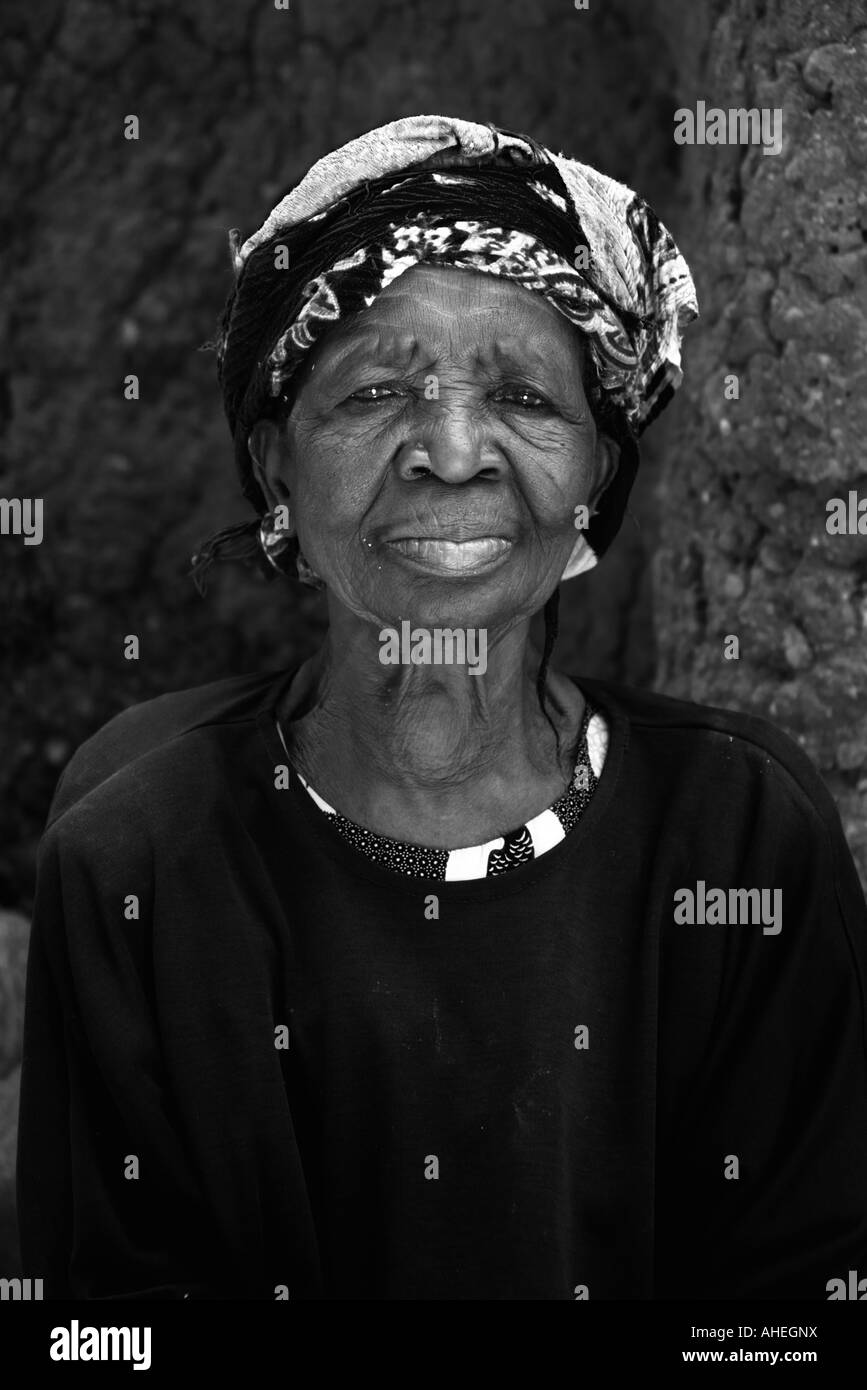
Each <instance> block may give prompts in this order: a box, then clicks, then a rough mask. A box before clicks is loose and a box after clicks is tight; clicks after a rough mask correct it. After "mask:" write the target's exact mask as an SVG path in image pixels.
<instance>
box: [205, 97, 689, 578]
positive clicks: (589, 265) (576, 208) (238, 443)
mask: <svg viewBox="0 0 867 1390" xmlns="http://www.w3.org/2000/svg"><path fill="white" fill-rule="evenodd" d="M229 239H230V246H231V251H232V259H233V264H234V270H235V286H234V289H233V291H232V293H231V294H230V296H229V299H228V301H227V304H226V308H225V311H224V314H223V318H222V322H221V325H220V331H219V334H218V338H217V341H216V344H215V346H216V349H217V361H218V372H219V378H220V384H221V386H222V389H223V396H224V403H225V409H226V414H227V417H228V420H229V425H230V427H231V430H232V433H233V436H234V439H235V451H236V461H237V465H238V469H239V473H240V478H241V486H242V490H243V492H244V494H245V496H246V497H247V498H248V499H249V500H250V501H251V502H252V504H253V505H254V506H255V507H256V510H257V511H258V512H259V513H260V514H261V513H263V512H265V511H266V502H265V498H264V496H263V494H262V492H261V489H260V488H259V485H258V482H257V481H256V478H255V476H254V473H253V469H252V461H251V458H250V454H249V450H248V446H247V437H248V434H249V431H250V429H251V428H252V426H253V424H254V423H255V421H256V420H257V419H259V418H261V417H262V416H263V415H272V416H273V415H274V414H275V412H279V411H281V410H282V411H287V410H288V409H289V408H290V405H291V400H292V394H293V379H294V378H295V374H296V372H297V370H298V367H299V366H300V364H301V363H302V362H303V361H304V358H305V355H306V354H307V353H308V352H309V350H310V349H311V347H313V345H314V344H315V343H317V342H318V341H319V340H320V339H321V337H322V335H323V333H325V332H327V330H328V329H329V328H330V327H332V326H333V325H334V324H335V323H337V322H338V321H339V320H345V319H346V318H347V317H348V316H349V315H350V314H352V313H355V312H357V311H359V310H361V309H364V308H365V307H367V306H369V305H370V304H372V303H373V301H374V299H375V298H376V296H377V294H379V292H380V291H381V290H383V289H384V288H385V286H386V285H388V284H390V283H391V282H392V281H393V280H395V279H396V278H397V277H398V276H399V275H402V274H403V273H404V271H406V270H408V269H410V268H411V267H412V266H414V265H418V264H421V263H427V264H432V265H440V266H452V267H454V268H457V269H467V270H474V271H481V272H483V273H485V274H490V275H499V276H503V277H506V278H508V279H510V280H513V281H515V282H516V283H517V284H519V285H523V286H524V287H525V288H526V289H529V290H534V291H536V292H537V293H539V294H541V295H543V296H544V297H545V298H546V299H547V300H548V301H549V302H550V303H551V304H552V305H553V306H554V307H555V308H556V309H557V310H558V311H559V312H560V313H561V314H563V315H564V317H565V318H567V319H568V320H569V321H570V322H571V323H573V324H574V325H575V327H576V328H577V329H578V330H579V331H580V332H581V333H582V334H583V335H584V340H585V342H586V345H587V348H588V350H589V356H590V360H591V363H592V369H593V374H594V376H595V382H596V386H595V389H594V390H593V391H592V392H591V399H590V403H591V406H592V407H593V409H594V413H595V414H596V416H597V419H600V418H601V417H600V412H603V413H604V418H605V419H606V421H607V422H608V423H609V424H610V422H611V421H612V420H615V421H617V422H618V427H617V429H616V431H615V432H616V434H617V436H618V442H619V443H620V445H621V458H620V465H619V467H618V470H617V473H616V475H615V478H614V481H613V482H612V483H611V484H609V486H608V488H607V489H606V492H605V494H604V496H603V498H602V503H601V505H600V508H599V511H598V513H597V514H595V515H594V516H593V517H592V518H591V520H590V524H589V526H588V528H587V529H586V530H585V531H583V532H582V533H581V534H580V535H579V537H578V539H577V541H576V544H575V547H574V549H573V552H572V555H571V556H570V560H569V563H568V565H567V568H566V570H565V572H564V574H563V576H562V577H563V578H564V579H566V578H571V577H572V576H573V575H575V574H580V573H582V572H583V571H584V570H586V569H589V568H590V567H591V566H592V565H594V564H595V563H596V560H597V558H598V557H599V556H600V555H601V554H602V553H603V552H604V550H605V549H607V547H608V545H609V544H610V542H611V540H612V539H613V538H614V535H616V533H617V530H618V529H619V526H620V522H621V520H622V516H623V512H624V510H625V507H626V502H627V499H628V495H629V491H630V489H631V486H632V482H633V479H634V476H635V469H636V467H637V463H638V452H637V448H635V440H636V439H637V438H638V436H639V435H640V434H641V432H642V430H643V429H644V428H645V427H646V426H647V425H648V424H649V423H650V421H651V420H652V419H654V417H655V416H656V415H657V414H658V413H659V412H660V410H662V409H663V407H664V406H665V405H666V404H667V403H668V401H669V400H670V399H671V396H672V395H673V393H674V391H675V390H676V389H677V387H678V386H679V385H680V382H681V379H682V371H681V366H680V340H681V332H682V329H683V328H684V327H685V325H686V324H688V323H689V322H690V321H691V320H693V319H694V318H696V317H697V314H698V308H697V304H696V297H695V287H694V285H693V282H692V278H691V276H690V273H689V269H688V267H687V265H686V263H685V261H684V260H683V257H682V256H681V255H680V253H679V251H678V249H677V247H676V245H675V244H674V242H673V240H672V238H671V236H670V235H669V233H668V232H667V231H666V229H665V227H663V225H662V224H661V223H660V222H659V221H658V219H657V218H656V216H655V215H654V213H653V212H652V210H651V209H650V208H649V207H648V205H647V204H646V203H645V202H644V201H643V199H642V198H641V197H640V196H639V195H638V194H637V193H634V192H633V191H632V190H631V189H629V188H627V187H625V186H624V185H623V184H620V183H617V182H615V180H613V179H610V178H608V177H607V176H606V175H605V174H601V173H599V172H598V171H597V170H595V169H593V168H591V167H590V166H589V165H586V164H579V163H578V162H577V161H576V160H573V159H568V158H566V157H565V156H563V155H558V154H555V153H553V152H552V151H551V150H549V149H546V148H545V147H544V146H541V145H539V144H537V143H536V142H535V141H534V140H532V139H530V138H529V137H527V136H523V135H515V134H512V133H511V132H509V131H504V130H501V129H499V128H497V127H495V126H492V125H476V124H473V123H471V122H468V121H462V120H457V119H453V118H451V117H445V116H410V117H406V118H404V119H402V120H398V121H393V122H392V123H391V124H389V125H385V126H382V127H380V128H379V129H377V130H373V131H370V132H368V133H367V134H366V135H362V136H360V137H359V138H358V139H356V140H352V141H350V142H349V144H347V145H343V146H342V147H341V148H340V149H338V150H335V151H333V152H332V153H331V154H328V155H326V156H325V157H324V158H323V159H320V160H319V161H318V162H317V163H316V164H314V165H313V167H312V168H311V169H310V170H309V171H308V172H307V174H305V176H304V177H303V178H302V179H301V181H300V182H299V183H298V184H297V186H295V187H294V188H292V189H291V191H290V192H289V193H288V194H287V195H286V196H285V197H284V198H282V199H281V201H280V202H279V203H278V204H277V206H276V207H275V208H274V209H273V210H272V212H271V213H270V214H269V215H268V217H267V218H266V220H265V222H264V223H263V225H262V226H261V227H260V228H259V230H258V231H257V232H255V233H254V234H253V235H252V236H250V237H248V238H247V240H246V241H244V242H243V244H242V243H241V240H240V234H239V233H238V232H237V231H233V232H231V233H230V237H229ZM257 528H258V523H257V522H252V523H247V524H245V525H242V526H237V527H230V528H228V529H227V530H226V531H224V532H221V533H219V535H218V536H216V537H213V538H212V541H211V542H210V543H209V545H208V546H207V547H205V548H204V549H203V551H202V552H201V553H200V555H199V556H197V557H195V560H194V569H196V570H201V569H203V568H204V567H205V566H206V565H207V564H208V563H209V562H210V560H211V559H213V558H214V557H215V555H216V554H217V553H218V552H221V551H223V552H225V551H227V550H229V549H231V548H232V547H233V546H234V547H235V553H236V554H238V553H242V551H241V550H239V549H238V547H237V545H236V544H235V543H236V542H237V541H238V540H239V538H240V537H242V536H247V537H249V536H250V535H251V534H252V533H254V532H256V531H257Z"/></svg>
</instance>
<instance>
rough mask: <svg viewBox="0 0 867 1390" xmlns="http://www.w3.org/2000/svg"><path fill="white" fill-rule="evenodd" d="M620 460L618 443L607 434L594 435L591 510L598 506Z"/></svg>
mask: <svg viewBox="0 0 867 1390" xmlns="http://www.w3.org/2000/svg"><path fill="white" fill-rule="evenodd" d="M619 462H620V445H619V444H615V442H614V440H613V439H611V438H610V436H609V435H607V434H597V436H596V457H595V460H594V465H595V470H596V473H595V482H594V484H593V490H592V492H591V493H590V498H589V501H590V506H591V509H592V510H593V511H596V510H597V509H598V507H599V500H600V498H601V497H602V494H603V493H604V491H605V489H606V488H607V487H608V486H609V485H610V483H611V482H612V480H613V478H614V475H615V473H616V472H617V465H618V464H619Z"/></svg>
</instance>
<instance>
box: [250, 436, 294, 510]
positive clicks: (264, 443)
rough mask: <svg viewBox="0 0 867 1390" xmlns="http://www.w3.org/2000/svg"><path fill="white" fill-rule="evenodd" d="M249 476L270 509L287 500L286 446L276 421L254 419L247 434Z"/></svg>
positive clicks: (287, 458)
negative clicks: (251, 469)
mask: <svg viewBox="0 0 867 1390" xmlns="http://www.w3.org/2000/svg"><path fill="white" fill-rule="evenodd" d="M247 448H248V450H249V451H250V458H251V459H252V462H253V476H254V477H255V479H256V482H257V483H258V484H259V486H260V488H261V489H262V492H263V494H264V497H265V500H266V501H267V503H268V506H269V508H270V509H271V510H273V509H274V507H276V506H278V505H280V504H281V503H288V501H289V493H290V489H289V481H288V479H289V472H290V469H289V449H288V444H287V440H286V435H285V431H284V430H282V429H281V427H280V425H279V423H278V422H277V421H276V420H257V421H256V423H255V425H254V426H253V428H252V429H251V430H250V433H249V434H248V435H247Z"/></svg>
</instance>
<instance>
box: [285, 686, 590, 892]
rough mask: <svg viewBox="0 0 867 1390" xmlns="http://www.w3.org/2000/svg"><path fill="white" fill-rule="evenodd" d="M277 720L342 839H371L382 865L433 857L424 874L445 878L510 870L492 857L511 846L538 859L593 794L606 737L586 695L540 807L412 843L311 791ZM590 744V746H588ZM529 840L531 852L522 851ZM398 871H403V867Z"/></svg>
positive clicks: (567, 831) (571, 825)
mask: <svg viewBox="0 0 867 1390" xmlns="http://www.w3.org/2000/svg"><path fill="white" fill-rule="evenodd" d="M275 722H276V724H277V734H278V737H279V738H280V741H281V743H282V744H283V749H284V752H285V754H286V758H287V762H288V763H289V766H290V768H291V769H292V771H293V772H294V774H295V776H296V777H297V778H298V780H299V782H300V783H301V785H302V786H303V787H304V789H305V791H306V792H307V794H308V796H309V797H310V798H311V800H312V801H313V802H314V803H315V805H316V806H318V807H319V809H320V811H322V812H323V814H324V815H326V816H329V817H330V818H331V824H332V826H334V828H335V829H337V830H338V832H339V833H340V834H341V835H343V838H344V839H347V840H349V842H350V843H351V844H353V843H355V842H354V840H353V839H352V834H354V835H355V837H356V838H357V839H360V840H361V843H362V845H366V844H368V843H369V844H371V845H372V846H375V848H376V849H377V851H378V853H377V854H372V853H368V852H367V850H366V849H363V848H361V847H360V846H356V847H357V848H359V852H360V853H366V854H367V857H368V858H369V859H371V858H372V859H374V861H378V862H384V863H385V864H386V867H390V868H394V864H393V863H389V859H393V860H397V861H398V862H400V861H401V860H402V859H406V860H408V861H409V862H410V863H412V862H415V863H418V862H422V863H424V862H425V861H429V862H430V861H434V862H436V863H437V864H438V865H439V866H440V867H441V869H442V872H441V873H437V874H434V873H431V874H430V875H429V877H431V878H437V879H438V881H440V882H444V883H456V882H459V881H467V880H470V879H477V878H487V877H488V876H489V875H490V876H491V877H493V873H495V872H496V873H504V872H508V873H511V872H513V871H514V870H515V869H516V868H517V867H518V862H513V863H508V862H507V863H506V867H505V868H495V869H494V870H493V872H492V869H491V857H492V855H493V856H497V857H499V858H500V859H505V860H506V861H507V860H508V856H509V854H510V853H514V852H515V850H514V847H515V846H516V845H517V846H518V847H519V849H518V852H519V853H520V854H521V856H522V860H521V861H519V862H523V861H524V860H529V859H540V858H541V857H542V855H543V854H548V853H549V852H550V851H551V850H552V849H553V848H554V846H555V845H556V844H559V843H560V841H561V840H562V839H563V838H564V836H566V835H569V834H571V833H572V831H573V830H574V828H575V826H576V825H577V824H578V821H579V820H580V818H581V816H582V815H584V813H585V811H586V810H587V807H588V806H589V805H590V802H591V801H592V799H593V796H594V795H595V792H596V788H597V786H598V783H599V777H600V776H601V773H602V768H603V766H604V763H605V750H606V745H607V742H608V727H607V725H606V724H605V721H604V719H603V718H602V715H601V714H600V713H599V711H598V710H596V709H594V707H593V706H592V705H591V703H590V701H589V700H587V699H586V698H585V700H584V713H583V714H582V716H581V722H580V725H579V731H578V740H577V745H576V750H575V755H574V759H573V768H572V775H571V777H570V780H569V783H568V785H567V787H566V789H565V791H563V792H562V793H561V794H560V796H558V797H555V799H554V800H553V801H552V802H550V803H549V804H548V805H547V806H546V807H545V808H544V809H543V810H542V811H539V812H537V813H536V815H534V816H531V817H529V819H527V820H526V821H524V822H523V823H522V824H520V825H514V826H512V827H511V828H510V829H509V830H508V831H506V832H504V833H501V834H500V835H497V836H494V837H493V838H492V839H490V840H485V841H480V842H479V843H478V844H474V845H467V846H461V847H459V848H452V849H442V848H435V847H433V846H430V845H424V844H416V843H415V842H414V841H410V840H399V839H397V838H395V837H394V836H390V835H381V834H378V833H377V832H375V831H371V830H368V829H367V827H366V826H363V825H361V824H359V823H358V822H357V821H352V820H349V819H348V817H346V816H344V815H343V813H342V812H341V811H340V810H339V808H337V807H334V806H332V805H331V804H330V803H329V802H327V801H326V800H325V798H324V797H322V796H320V794H319V793H318V792H317V791H316V789H315V788H314V787H312V786H311V785H310V783H309V782H308V781H307V780H306V779H305V778H304V777H303V776H302V775H301V773H300V772H299V771H298V769H297V768H293V767H292V761H291V756H290V753H289V749H288V747H287V745H286V739H285V738H284V736H283V729H282V726H281V724H280V721H279V719H275ZM591 744H593V745H594V749H591ZM594 751H595V754H596V759H598V767H597V766H595V765H594ZM581 772H587V773H588V774H589V775H590V777H592V785H591V786H589V787H587V788H586V789H585V790H586V792H587V795H586V797H585V798H584V804H583V805H582V806H580V809H579V810H578V813H577V815H575V816H573V817H572V819H571V821H570V822H569V823H567V822H566V821H565V820H564V817H565V816H567V815H568V814H569V812H570V810H571V800H570V798H573V796H574V795H575V794H576V793H575V790H574V784H575V783H576V781H577V779H578V777H579V774H580V773H581ZM528 846H529V848H530V850H531V853H529V854H527V853H526V850H527V847H528ZM397 872H403V873H404V874H405V873H406V872H407V870H406V869H401V870H397ZM410 876H411V877H413V878H425V877H428V875H425V874H420V873H417V872H414V873H412V874H411V875H410Z"/></svg>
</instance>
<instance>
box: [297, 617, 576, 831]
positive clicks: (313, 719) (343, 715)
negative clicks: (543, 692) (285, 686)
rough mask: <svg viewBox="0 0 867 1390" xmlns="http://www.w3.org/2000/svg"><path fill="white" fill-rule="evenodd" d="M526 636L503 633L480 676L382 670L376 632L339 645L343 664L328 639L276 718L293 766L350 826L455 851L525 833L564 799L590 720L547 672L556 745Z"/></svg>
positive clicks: (447, 670) (410, 668) (455, 669)
mask: <svg viewBox="0 0 867 1390" xmlns="http://www.w3.org/2000/svg"><path fill="white" fill-rule="evenodd" d="M528 637H529V632H528V628H515V629H512V630H511V631H510V632H508V633H506V634H505V635H504V636H503V638H502V639H501V640H499V641H497V642H495V643H493V644H491V645H489V647H488V652H487V668H486V670H485V671H484V673H483V674H478V675H473V674H471V673H470V668H469V667H467V666H466V665H464V666H457V665H420V666H415V665H404V664H396V665H383V664H382V663H381V662H380V660H379V655H378V649H376V650H375V651H374V652H373V653H371V650H370V648H371V643H370V636H369V629H368V631H367V633H365V634H363V635H362V636H361V639H360V640H358V641H352V640H351V639H350V640H349V641H348V642H345V641H343V640H341V642H340V646H339V653H340V655H339V659H338V657H337V654H336V650H337V649H336V643H335V641H334V637H333V635H330V636H329V638H328V639H327V640H326V642H325V644H324V646H323V648H322V649H321V650H320V652H319V653H317V655H316V656H314V657H312V658H311V659H310V660H309V661H308V662H306V663H305V664H304V665H303V666H302V667H301V669H300V670H299V672H298V674H297V675H296V678H295V680H294V681H293V683H292V686H291V688H290V690H289V692H288V694H287V696H286V698H285V700H284V702H283V707H282V709H281V711H280V712H279V713H280V718H281V726H282V729H283V735H284V738H285V739H286V743H287V747H288V749H289V753H290V757H291V759H292V763H293V765H294V766H295V768H296V769H297V770H298V771H299V772H301V773H302V775H303V776H304V777H305V778H306V779H307V780H308V781H309V782H310V784H311V786H313V787H314V789H315V790H316V791H317V792H319V793H320V795H321V796H323V797H324V798H325V800H326V801H328V802H329V803H330V804H332V805H334V806H335V807H336V808H337V809H338V810H339V811H340V812H341V813H342V814H343V815H345V816H347V817H348V818H349V819H350V820H354V821H357V822H359V823H360V824H362V825H364V826H366V827H367V828H368V829H370V830H372V831H374V832H375V833H377V834H381V835H388V836H390V837H391V838H394V839H404V840H412V841H416V842H418V843H421V844H427V845H431V846H434V847H440V848H456V847H458V846H459V845H462V844H478V843H481V842H483V841H485V840H488V839H493V838H495V837H496V836H498V835H500V834H502V833H504V831H506V830H509V829H512V828H514V827H515V826H517V825H520V824H522V823H523V822H524V821H526V820H528V819H530V818H531V817H532V816H534V815H537V814H538V813H539V812H540V811H542V810H544V809H545V807H546V806H548V805H550V804H551V802H552V801H554V800H556V798H557V797H558V796H560V795H562V793H563V791H564V790H565V787H566V785H567V784H568V781H569V778H570V775H571V772H572V758H573V756H574V751H575V741H576V738H577V734H578V729H579V727H580V723H581V718H582V716H583V699H582V696H581V693H580V691H579V690H578V689H577V687H576V686H575V685H574V684H573V682H571V681H568V680H566V679H565V678H564V677H562V676H559V675H557V674H556V673H553V672H552V673H550V675H549V680H548V691H547V699H546V708H547V709H548V712H549V714H550V717H551V720H552V722H553V724H554V726H555V728H556V730H557V736H555V733H554V730H553V729H552V728H551V725H550V724H549V722H548V720H547V719H546V718H545V716H544V715H543V713H542V711H541V709H540V707H539V702H538V698H537V695H536V688H535V682H536V671H537V670H538V665H539V661H540V659H541V654H540V653H539V652H538V651H535V650H534V649H533V648H532V647H531V646H530V644H529V641H528ZM371 656H372V659H371Z"/></svg>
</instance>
